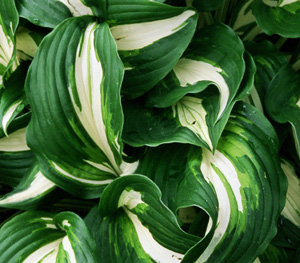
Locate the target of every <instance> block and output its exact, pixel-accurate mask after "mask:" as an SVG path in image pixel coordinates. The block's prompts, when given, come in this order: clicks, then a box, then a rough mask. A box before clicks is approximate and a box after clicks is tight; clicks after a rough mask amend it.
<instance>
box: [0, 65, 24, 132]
mask: <svg viewBox="0 0 300 263" xmlns="http://www.w3.org/2000/svg"><path fill="white" fill-rule="evenodd" d="M27 69H28V65H26V64H23V65H20V66H19V67H18V68H17V69H16V70H15V71H14V72H13V73H12V74H11V75H10V77H9V79H8V80H6V81H5V89H4V90H3V92H2V94H1V100H0V127H1V129H2V130H3V131H4V133H5V134H6V135H8V127H9V125H10V123H11V122H12V121H13V120H14V119H15V118H16V117H20V116H19V114H20V113H21V112H22V110H23V109H24V108H25V106H26V105H27V103H26V102H24V99H25V92H24V82H25V77H26V73H27Z"/></svg>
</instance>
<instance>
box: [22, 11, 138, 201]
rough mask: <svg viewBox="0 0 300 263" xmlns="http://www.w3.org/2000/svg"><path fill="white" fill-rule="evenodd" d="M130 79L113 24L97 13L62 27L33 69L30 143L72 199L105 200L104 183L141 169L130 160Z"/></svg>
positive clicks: (47, 40)
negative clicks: (125, 98)
mask: <svg viewBox="0 0 300 263" xmlns="http://www.w3.org/2000/svg"><path fill="white" fill-rule="evenodd" d="M46 61H47V63H46ZM40 63H46V64H44V66H41V64H40ZM48 76H53V77H51V78H49V77H48ZM122 78H123V65H122V62H121V61H120V59H119V56H118V54H117V50H116V46H115V42H114V40H113V38H112V36H111V34H110V31H109V28H108V26H107V25H106V24H104V23H102V24H97V23H96V22H95V21H94V18H93V17H90V16H83V17H78V18H70V19H68V20H66V21H65V22H63V23H61V24H60V25H59V26H58V27H56V28H55V30H54V31H53V32H52V33H50V34H49V35H48V36H47V37H45V38H44V39H43V41H42V43H41V45H40V48H39V51H38V53H37V55H36V57H35V58H34V60H33V62H32V64H31V67H30V69H29V73H28V76H27V79H26V95H27V97H28V99H29V102H30V106H31V109H32V119H31V122H30V124H29V126H28V138H27V139H28V145H29V146H30V148H32V150H33V151H34V152H35V153H36V156H37V159H38V162H39V166H40V169H41V171H42V173H43V174H44V175H45V176H46V177H48V178H49V179H50V180H51V181H53V182H55V183H56V184H57V185H58V186H60V187H61V188H63V189H65V190H66V191H69V192H70V193H72V194H75V195H79V196H81V197H86V198H92V197H96V196H99V195H100V193H101V191H102V189H103V186H105V185H106V184H108V183H110V182H111V181H112V180H113V179H115V178H116V177H117V176H119V175H121V174H123V173H126V172H128V171H127V169H129V171H130V170H132V169H134V165H133V166H131V165H130V164H127V163H125V162H123V160H122V152H123V145H122V141H121V139H120V135H121V132H122V126H123V115H122V108H121V102H120V86H121V82H122ZM49 142H51V143H50V144H49Z"/></svg>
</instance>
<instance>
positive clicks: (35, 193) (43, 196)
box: [0, 164, 57, 209]
mask: <svg viewBox="0 0 300 263" xmlns="http://www.w3.org/2000/svg"><path fill="white" fill-rule="evenodd" d="M55 188H56V187H55V184H54V183H52V182H51V181H49V180H48V179H47V178H46V177H45V176H43V174H42V173H41V172H40V171H39V168H38V165H37V164H34V165H32V166H31V168H29V169H28V170H27V172H26V173H25V174H24V176H23V178H22V180H21V181H20V183H19V184H18V186H17V187H16V188H15V189H14V190H13V191H11V192H10V193H8V194H6V195H5V196H3V197H1V199H0V206H1V207H8V208H14V209H32V208H36V207H38V206H39V205H40V204H41V203H43V202H44V201H48V202H49V201H50V200H51V199H52V201H53V200H55V199H53V197H54V196H55V195H57V193H55V195H54V194H53V193H52V198H51V196H50V195H49V194H50V193H51V192H53V190H54V189H55Z"/></svg>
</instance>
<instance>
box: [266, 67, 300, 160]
mask: <svg viewBox="0 0 300 263" xmlns="http://www.w3.org/2000/svg"><path fill="white" fill-rule="evenodd" d="M299 86H300V76H299V73H296V72H295V71H294V70H293V68H292V67H291V66H290V65H286V66H284V67H282V68H281V69H280V70H279V71H278V73H277V74H276V75H275V76H274V78H273V79H272V81H271V82H270V85H269V87H268V89H267V92H266V95H265V108H266V111H267V113H268V114H269V116H270V117H271V118H272V119H273V120H275V121H276V122H279V123H286V122H289V123H290V124H291V125H292V134H293V138H294V141H295V148H296V150H297V153H298V157H299V158H300V89H299ZM278 105H280V107H278Z"/></svg>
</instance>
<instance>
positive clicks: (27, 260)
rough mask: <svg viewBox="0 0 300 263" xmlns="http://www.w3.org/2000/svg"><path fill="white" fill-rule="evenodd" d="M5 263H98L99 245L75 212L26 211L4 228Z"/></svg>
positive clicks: (1, 232) (1, 249) (1, 247)
mask: <svg viewBox="0 0 300 263" xmlns="http://www.w3.org/2000/svg"><path fill="white" fill-rule="evenodd" d="M0 239H1V244H0V252H1V253H0V260H1V262H7V263H15V262H23V263H41V262H61V263H62V262H68V263H76V262H78V263H79V262H91V263H94V262H97V257H96V247H95V242H94V240H93V238H92V237H91V235H90V233H89V231H88V229H87V227H86V225H85V223H84V222H83V220H82V219H81V218H80V217H79V216H77V215H76V214H74V213H71V212H62V213H60V214H57V215H53V214H51V213H46V212H39V211H35V212H26V213H23V214H21V215H18V216H16V217H14V219H13V220H11V221H9V222H8V223H6V224H5V225H4V226H3V227H2V228H1V230H0Z"/></svg>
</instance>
